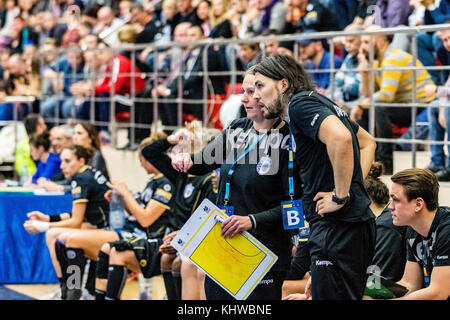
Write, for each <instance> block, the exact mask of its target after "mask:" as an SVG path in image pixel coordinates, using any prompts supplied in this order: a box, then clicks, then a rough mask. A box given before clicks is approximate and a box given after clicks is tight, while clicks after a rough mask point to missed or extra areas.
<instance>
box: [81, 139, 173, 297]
mask: <svg viewBox="0 0 450 320" xmlns="http://www.w3.org/2000/svg"><path fill="white" fill-rule="evenodd" d="M157 138H165V134H158V133H157V134H154V135H152V136H150V138H147V139H144V140H143V141H142V142H141V144H140V146H139V149H138V153H139V160H140V161H141V165H142V166H143V167H144V169H145V170H146V171H147V172H148V173H149V174H153V177H152V178H150V180H149V182H148V183H147V186H146V187H145V189H144V190H143V191H142V192H140V193H138V194H136V195H133V194H132V193H131V191H130V190H129V189H128V187H127V186H126V184H125V183H123V182H116V183H114V184H113V190H115V191H116V192H118V193H119V194H120V195H121V196H122V197H123V199H124V202H125V208H126V210H127V212H128V213H129V214H130V216H129V217H128V219H127V223H126V225H125V227H124V228H123V229H122V231H121V232H120V234H119V236H120V239H116V241H108V243H103V246H101V250H100V248H98V249H99V250H100V251H99V253H98V265H97V272H96V277H97V281H96V290H95V292H96V294H95V295H96V300H105V299H106V300H119V299H120V296H121V294H122V290H123V288H124V284H125V283H124V279H126V276H127V269H129V270H132V271H134V272H136V273H142V274H143V276H144V277H145V278H151V277H153V276H155V275H158V274H161V268H160V258H161V253H160V251H159V246H160V245H161V244H162V243H163V240H162V239H163V237H164V236H165V235H166V234H168V233H169V232H171V231H172V230H173V227H172V225H171V220H172V219H173V218H172V217H171V216H172V215H173V209H174V201H175V199H174V198H173V191H174V185H173V184H172V183H171V182H170V181H169V180H168V179H167V178H166V177H165V176H164V175H163V174H162V173H161V172H160V171H159V170H158V169H156V168H155V167H154V166H153V165H152V163H150V162H149V161H147V160H146V159H145V158H144V157H143V156H142V149H143V148H145V147H146V146H147V145H150V144H151V143H152V142H153V141H154V140H156V139H157ZM107 198H111V192H109V193H108V194H107ZM86 236H88V234H86Z"/></svg>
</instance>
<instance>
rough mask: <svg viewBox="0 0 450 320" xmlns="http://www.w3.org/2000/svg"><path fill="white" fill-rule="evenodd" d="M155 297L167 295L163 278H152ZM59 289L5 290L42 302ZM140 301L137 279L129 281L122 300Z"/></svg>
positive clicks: (14, 287) (33, 286)
mask: <svg viewBox="0 0 450 320" xmlns="http://www.w3.org/2000/svg"><path fill="white" fill-rule="evenodd" d="M152 285H153V296H152V300H162V299H163V298H164V296H165V294H166V290H165V288H164V281H163V278H162V276H156V277H153V278H152ZM58 287H59V285H58V284H29V285H5V288H8V289H10V290H14V291H16V292H18V293H21V294H24V295H26V296H28V297H31V298H34V299H37V300H40V299H41V297H42V296H45V295H47V294H49V293H51V292H53V291H54V290H55V289H57V288H58ZM138 299H139V285H138V280H137V279H132V280H127V283H126V284H125V288H124V290H123V293H122V297H121V300H138Z"/></svg>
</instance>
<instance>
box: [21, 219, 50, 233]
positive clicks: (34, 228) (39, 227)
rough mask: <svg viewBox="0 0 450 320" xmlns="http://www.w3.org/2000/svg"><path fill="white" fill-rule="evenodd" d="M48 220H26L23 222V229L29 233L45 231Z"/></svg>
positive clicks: (47, 226)
mask: <svg viewBox="0 0 450 320" xmlns="http://www.w3.org/2000/svg"><path fill="white" fill-rule="evenodd" d="M49 225H50V222H46V221H40V220H27V221H25V223H24V224H23V226H24V228H25V230H26V231H27V232H28V233H30V234H36V233H41V232H45V231H47V230H48V228H49Z"/></svg>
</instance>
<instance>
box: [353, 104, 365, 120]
mask: <svg viewBox="0 0 450 320" xmlns="http://www.w3.org/2000/svg"><path fill="white" fill-rule="evenodd" d="M362 115H363V109H362V108H361V107H360V106H357V107H355V108H353V109H352V110H351V111H350V120H352V121H355V122H356V121H359V120H361V118H362Z"/></svg>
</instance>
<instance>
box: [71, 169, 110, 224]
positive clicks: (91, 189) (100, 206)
mask: <svg viewBox="0 0 450 320" xmlns="http://www.w3.org/2000/svg"><path fill="white" fill-rule="evenodd" d="M110 186H111V185H110V183H109V181H108V180H107V179H106V178H105V176H104V175H103V173H101V172H100V171H98V170H96V169H94V168H92V167H90V166H85V167H83V168H82V169H81V170H80V171H79V172H78V173H76V174H75V175H74V176H73V177H72V181H71V187H72V196H73V203H78V202H86V203H87V205H86V212H85V214H84V221H86V222H89V223H90V224H92V225H95V226H97V227H98V228H105V227H107V226H108V225H109V202H108V201H107V200H106V199H105V197H104V195H105V193H106V191H108V190H109V189H110Z"/></svg>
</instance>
